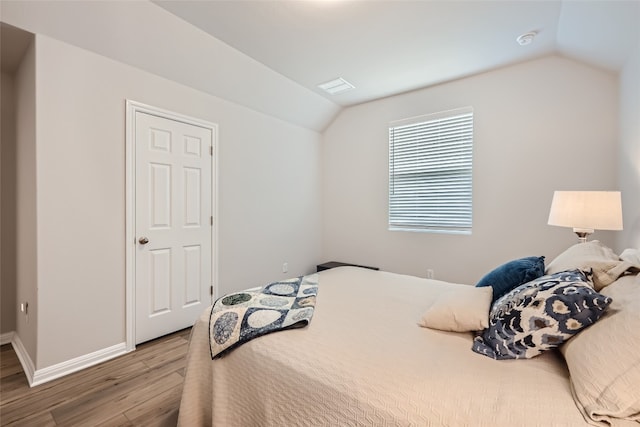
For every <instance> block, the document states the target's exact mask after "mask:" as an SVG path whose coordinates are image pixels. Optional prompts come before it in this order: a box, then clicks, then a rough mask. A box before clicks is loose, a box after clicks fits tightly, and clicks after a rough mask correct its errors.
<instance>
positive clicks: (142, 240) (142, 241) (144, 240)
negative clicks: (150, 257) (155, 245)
mask: <svg viewBox="0 0 640 427" xmlns="http://www.w3.org/2000/svg"><path fill="white" fill-rule="evenodd" d="M138 242H139V243H140V244H141V245H146V244H147V243H149V239H147V238H146V237H141V238H139V239H138Z"/></svg>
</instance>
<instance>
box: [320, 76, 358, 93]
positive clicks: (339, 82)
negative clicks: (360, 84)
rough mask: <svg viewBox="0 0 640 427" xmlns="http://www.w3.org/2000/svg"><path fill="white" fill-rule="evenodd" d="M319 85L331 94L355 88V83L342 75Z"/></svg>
mask: <svg viewBox="0 0 640 427" xmlns="http://www.w3.org/2000/svg"><path fill="white" fill-rule="evenodd" d="M318 87H319V88H320V89H322V90H324V91H325V92H327V93H329V94H331V95H336V94H338V93H342V92H346V91H348V90H351V89H355V86H354V85H352V84H351V83H349V82H348V81H346V80H345V79H343V78H342V77H339V78H337V79H335V80H331V81H330V82H326V83H322V84H319V85H318Z"/></svg>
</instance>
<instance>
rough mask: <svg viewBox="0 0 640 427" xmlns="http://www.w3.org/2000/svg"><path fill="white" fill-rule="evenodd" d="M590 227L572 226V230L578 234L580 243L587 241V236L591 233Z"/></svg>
mask: <svg viewBox="0 0 640 427" xmlns="http://www.w3.org/2000/svg"><path fill="white" fill-rule="evenodd" d="M593 231H594V230H593V229H592V228H574V229H573V232H574V233H576V234H577V235H578V241H579V242H580V243H587V236H589V234H593Z"/></svg>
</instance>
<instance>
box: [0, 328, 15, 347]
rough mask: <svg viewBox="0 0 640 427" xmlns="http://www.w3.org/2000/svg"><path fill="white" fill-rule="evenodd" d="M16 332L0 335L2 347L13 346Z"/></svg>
mask: <svg viewBox="0 0 640 427" xmlns="http://www.w3.org/2000/svg"><path fill="white" fill-rule="evenodd" d="M14 335H15V332H13V331H11V332H5V333H4V334H0V345H5V344H11V340H13V336H14Z"/></svg>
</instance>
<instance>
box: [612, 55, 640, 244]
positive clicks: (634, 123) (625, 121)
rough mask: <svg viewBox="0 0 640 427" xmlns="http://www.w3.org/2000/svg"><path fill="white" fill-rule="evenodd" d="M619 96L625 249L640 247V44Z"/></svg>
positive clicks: (625, 72)
mask: <svg viewBox="0 0 640 427" xmlns="http://www.w3.org/2000/svg"><path fill="white" fill-rule="evenodd" d="M619 97H620V100H619V102H620V107H619V112H620V123H619V126H620V131H619V148H618V150H619V157H618V158H619V167H618V183H619V187H620V190H621V191H622V213H623V220H624V224H623V226H624V231H622V232H620V233H618V236H617V239H616V246H617V248H616V249H618V251H623V250H624V249H626V248H640V199H638V197H637V195H638V194H640V120H638V118H639V117H640V43H639V44H638V45H637V46H636V49H635V50H634V52H633V54H632V55H631V56H630V58H629V59H628V61H627V63H626V64H625V66H624V68H623V69H622V72H621V73H620V83H619Z"/></svg>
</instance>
